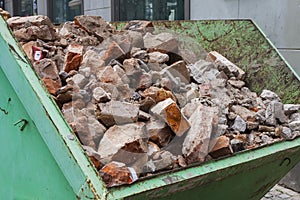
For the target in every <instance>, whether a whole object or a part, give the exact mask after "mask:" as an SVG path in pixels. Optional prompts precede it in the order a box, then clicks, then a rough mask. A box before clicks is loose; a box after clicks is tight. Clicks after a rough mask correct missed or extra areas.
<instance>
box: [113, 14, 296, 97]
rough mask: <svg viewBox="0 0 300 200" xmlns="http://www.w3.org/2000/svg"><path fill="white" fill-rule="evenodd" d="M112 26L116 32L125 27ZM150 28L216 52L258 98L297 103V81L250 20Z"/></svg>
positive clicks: (166, 23)
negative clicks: (268, 94)
mask: <svg viewBox="0 0 300 200" xmlns="http://www.w3.org/2000/svg"><path fill="white" fill-rule="evenodd" d="M113 24H115V26H116V27H117V28H118V29H122V27H123V26H124V25H125V23H119V22H117V23H113ZM153 24H154V26H155V29H156V30H161V29H162V28H165V29H167V30H168V31H170V30H172V31H174V33H177V34H178V33H179V35H180V37H179V38H184V37H186V36H188V37H190V38H193V39H194V41H195V42H197V43H198V45H199V46H200V47H202V48H203V49H204V50H206V51H207V52H210V51H218V52H219V53H221V54H222V55H224V56H225V57H227V58H228V59H229V60H230V61H232V62H233V63H235V64H236V65H238V66H239V67H240V68H242V69H243V70H245V71H246V73H247V77H246V82H247V85H248V87H249V88H250V89H251V90H253V91H255V92H257V93H258V94H260V93H261V91H262V90H263V89H268V90H272V91H274V92H275V93H277V94H278V95H279V96H280V98H281V99H282V101H283V102H284V103H300V85H299V80H298V79H297V77H296V76H295V75H294V74H293V72H292V70H291V68H290V66H289V65H288V64H287V63H286V62H285V61H284V60H283V59H282V58H281V56H280V54H279V53H278V51H277V50H276V49H274V46H273V45H272V44H271V43H270V42H269V41H268V40H267V38H266V37H265V35H264V34H263V33H262V32H261V31H260V30H259V28H258V27H257V26H256V25H255V24H254V23H253V22H252V21H251V20H201V21H163V22H159V21H158V22H153ZM187 46H190V45H187ZM194 46H195V45H194ZM191 50H193V49H191Z"/></svg>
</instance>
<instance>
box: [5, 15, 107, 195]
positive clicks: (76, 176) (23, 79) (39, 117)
mask: <svg viewBox="0 0 300 200" xmlns="http://www.w3.org/2000/svg"><path fill="white" fill-rule="evenodd" d="M0 48H1V53H0V66H1V70H2V72H3V75H2V76H3V77H6V79H1V81H2V80H3V81H6V82H7V84H6V85H10V86H11V87H10V89H9V90H11V91H14V93H15V99H19V100H20V101H16V102H17V104H18V105H19V104H20V105H19V107H20V108H22V107H23V112H24V116H19V117H18V119H17V120H15V119H12V118H6V121H5V123H7V124H12V123H13V124H14V123H16V122H18V120H19V118H20V119H21V120H22V119H25V120H26V122H28V123H27V124H26V125H25V126H24V128H22V127H23V124H22V123H24V120H23V121H21V122H20V123H17V124H16V127H19V129H20V130H21V129H23V131H21V132H24V134H23V135H22V136H23V137H25V136H26V133H25V132H30V134H35V135H36V137H37V138H38V137H40V138H42V140H39V142H38V141H36V142H32V143H30V142H31V141H30V140H28V141H27V143H26V144H25V143H24V142H25V141H23V140H21V141H18V140H16V142H17V141H18V142H21V143H23V145H28V146H29V147H28V148H29V149H28V150H29V152H25V150H26V148H25V149H24V155H26V159H25V160H24V161H26V163H24V164H29V163H30V162H33V161H34V159H35V158H34V157H31V156H30V149H31V150H33V149H34V150H35V151H37V152H39V151H45V152H47V151H48V155H44V156H41V155H40V157H43V159H46V160H47V159H50V160H51V159H54V160H55V162H56V164H57V166H58V167H59V169H60V171H61V172H59V171H58V172H56V173H58V174H59V173H62V174H63V175H64V177H65V179H66V181H67V182H68V183H69V187H71V188H72V192H73V193H74V194H75V195H76V196H77V198H80V199H86V198H87V199H94V198H100V196H105V193H106V190H105V188H104V186H103V184H102V183H101V181H100V179H99V178H98V176H97V175H96V172H95V170H94V168H93V166H92V164H91V163H90V162H89V161H88V159H87V157H86V156H85V155H84V152H83V150H82V148H81V146H80V144H79V142H78V140H77V139H69V138H70V137H68V136H69V135H73V132H72V131H71V129H70V127H69V126H68V125H67V123H66V122H65V120H64V119H63V117H62V115H61V113H60V111H59V109H58V108H57V106H56V105H55V103H54V102H53V100H52V98H51V96H50V95H49V94H48V93H47V92H46V89H45V88H43V87H42V84H41V82H40V81H39V79H38V78H37V76H36V74H35V72H34V70H33V69H32V68H31V64H30V62H29V61H28V60H27V58H26V56H25V54H24V52H23V51H22V48H20V46H19V45H18V43H17V42H16V41H15V39H14V38H13V36H12V34H11V32H10V30H9V28H8V27H7V25H6V22H5V21H4V20H3V18H2V17H1V18H0ZM0 88H2V90H4V89H5V88H4V87H2V85H1V86H0ZM1 95H2V94H1ZM6 101H7V98H6V99H1V102H2V103H3V106H5V105H6ZM25 111H26V112H25ZM17 112H18V111H15V113H17ZM25 113H27V114H26V115H25ZM1 115H3V112H2V113H1ZM4 115H5V112H4ZM3 123H4V122H3ZM3 123H2V122H1V134H4V133H5V134H6V135H8V136H9V137H12V138H11V139H13V136H11V135H13V134H17V133H19V132H17V133H15V132H12V131H13V130H15V129H6V124H3ZM30 128H31V129H30ZM31 131H33V132H32V133H31ZM19 134H20V133H19ZM21 134H22V133H21ZM37 135H38V136H37ZM19 137H20V136H19ZM11 139H10V140H11ZM36 140H38V139H36ZM1 142H2V143H3V145H1V147H0V148H1V151H2V149H3V151H5V152H6V153H9V152H8V151H6V150H5V149H8V148H9V149H10V150H11V152H10V153H11V154H15V155H16V150H17V149H14V148H13V147H14V146H16V147H18V145H19V144H14V142H13V141H9V142H10V143H9V142H7V143H6V142H5V141H4V140H3V141H2V139H1ZM42 142H43V143H42ZM38 143H41V144H40V145H41V146H40V145H38ZM42 144H46V147H47V148H48V149H47V150H46V147H45V146H43V147H42ZM31 145H32V146H31ZM21 147H22V145H21V146H20V147H19V148H21ZM40 148H43V149H40ZM3 151H2V152H3ZM49 152H50V153H51V156H50V157H49V158H48V156H49ZM33 155H34V154H33ZM2 156H3V155H2ZM5 156H6V155H5ZM14 159H21V160H19V161H18V162H16V161H15V160H14ZM22 159H24V158H23V157H22V155H21V156H20V157H17V158H14V157H13V156H12V157H7V156H6V162H7V166H6V167H8V166H10V165H13V163H14V162H16V163H18V164H20V166H16V167H15V168H12V169H9V171H10V172H11V175H13V176H16V177H15V179H13V181H14V182H15V181H17V179H18V175H19V172H18V171H19V170H22V166H21V165H22V162H21V161H23V160H22ZM3 160H4V158H3ZM1 161H2V160H1ZM36 162H38V160H37V161H36ZM49 162H50V161H49ZM52 162H53V161H52ZM30 165H33V163H32V164H30ZM1 167H2V166H1ZM38 167H39V168H41V169H40V170H45V171H47V170H50V169H48V167H51V166H48V165H47V163H46V162H45V163H43V162H41V163H40V165H39V166H38ZM33 169H35V168H33ZM52 172H53V171H52ZM24 173H25V172H24ZM26 173H28V174H34V173H35V171H34V170H32V171H29V170H28V171H27V172H26ZM0 174H1V176H4V174H6V172H5V171H4V170H1V171H0ZM49 176H50V175H49ZM53 176H54V175H53ZM32 177H33V178H32V179H31V183H30V184H32V185H33V186H34V185H38V184H39V181H38V180H37V179H35V178H38V177H39V176H32ZM19 178H20V179H21V178H22V176H20V177H19ZM49 179H50V178H49ZM61 179H63V178H61ZM3 180H4V179H2V178H1V179H0V181H3ZM56 180H57V179H56ZM20 181H21V180H20ZM25 181H26V179H24V180H22V182H23V184H25ZM49 184H51V185H53V186H55V185H60V183H59V182H57V183H55V182H51V183H49ZM1 186H2V184H1ZM19 186H20V187H18V188H17V187H14V185H13V183H12V182H11V183H10V184H7V185H6V186H5V187H2V188H1V190H6V189H5V188H7V190H8V188H14V190H15V193H18V191H23V189H22V187H24V186H23V185H19ZM37 190H38V189H36V190H35V192H37V194H36V195H39V194H40V191H37ZM42 191H44V190H42ZM24 192H26V191H24ZM31 192H33V193H31ZM50 193H53V195H54V194H56V193H59V192H58V191H55V190H51V191H50ZM4 194H6V193H4ZM19 194H20V193H19ZM26 194H27V195H29V196H30V195H33V194H34V191H33V190H32V191H28V192H26ZM21 195H22V193H21ZM24 195H25V193H24ZM39 198H41V199H43V198H44V197H43V196H39ZM4 199H6V198H4ZM29 199H32V198H29ZM45 199H52V198H48V197H45ZM54 199H55V198H54Z"/></svg>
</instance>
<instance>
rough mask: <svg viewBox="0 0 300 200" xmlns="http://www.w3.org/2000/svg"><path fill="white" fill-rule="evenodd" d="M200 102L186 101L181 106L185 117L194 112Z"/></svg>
mask: <svg viewBox="0 0 300 200" xmlns="http://www.w3.org/2000/svg"><path fill="white" fill-rule="evenodd" d="M199 104H200V102H197V103H195V102H194V103H187V104H186V105H185V106H184V107H183V108H182V110H181V111H182V113H183V115H184V116H185V117H186V118H188V119H189V118H190V117H191V116H192V114H193V113H194V112H195V110H196V109H197V108H198V106H199Z"/></svg>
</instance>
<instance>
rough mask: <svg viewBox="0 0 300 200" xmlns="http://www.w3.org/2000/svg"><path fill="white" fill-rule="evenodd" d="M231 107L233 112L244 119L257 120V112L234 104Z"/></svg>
mask: <svg viewBox="0 0 300 200" xmlns="http://www.w3.org/2000/svg"><path fill="white" fill-rule="evenodd" d="M230 109H231V110H232V112H234V113H235V114H237V115H239V116H240V117H241V118H242V119H243V120H244V121H252V122H255V121H256V113H255V112H253V111H251V110H249V109H247V108H245V107H242V106H238V105H234V106H232V107H231V108H230Z"/></svg>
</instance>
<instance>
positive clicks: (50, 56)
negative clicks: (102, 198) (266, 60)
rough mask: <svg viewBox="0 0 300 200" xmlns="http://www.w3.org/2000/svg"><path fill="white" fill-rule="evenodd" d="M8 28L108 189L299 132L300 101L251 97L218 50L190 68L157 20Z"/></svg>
mask: <svg viewBox="0 0 300 200" xmlns="http://www.w3.org/2000/svg"><path fill="white" fill-rule="evenodd" d="M8 24H9V26H10V27H11V28H12V30H13V32H14V33H15V36H16V38H17V39H18V40H19V41H20V43H21V45H22V46H23V48H24V51H25V52H26V54H27V56H28V57H29V59H30V60H31V62H32V63H33V66H34V69H35V70H36V71H37V74H38V75H39V76H40V78H41V79H42V80H43V82H44V83H45V86H46V87H47V88H48V90H49V93H50V94H51V95H52V97H53V99H54V100H55V101H56V103H57V105H58V106H59V108H60V109H61V111H62V113H63V115H64V117H65V119H66V120H67V121H68V123H69V124H70V126H71V127H72V129H73V131H74V133H75V134H76V135H77V136H78V139H79V140H80V142H81V143H82V145H83V146H84V147H85V149H86V152H87V155H88V156H89V157H90V158H91V161H92V162H93V163H94V165H95V168H96V169H97V170H98V171H99V173H100V175H101V176H102V178H103V180H104V181H105V182H106V183H107V185H108V187H112V186H117V185H122V184H130V183H132V182H134V181H136V180H137V179H138V178H140V177H145V176H150V175H152V174H154V173H156V172H160V171H163V170H172V169H176V168H180V167H186V166H188V165H190V164H193V163H201V162H205V161H206V160H209V159H215V158H220V157H223V156H228V155H231V154H233V153H237V152H239V151H244V150H247V149H253V148H256V147H258V146H261V145H267V144H270V143H273V142H277V141H281V140H285V139H286V140H291V139H293V138H295V137H297V136H299V132H300V115H299V113H298V110H299V108H300V105H294V104H283V103H282V102H281V100H280V97H279V96H278V95H277V94H275V93H273V92H272V91H269V90H267V89H266V90H264V91H262V93H261V94H260V95H258V94H257V93H255V92H252V91H251V90H250V89H249V88H247V87H246V83H245V81H244V78H245V75H246V74H245V72H244V71H243V70H242V69H240V68H239V67H238V66H236V65H235V64H234V63H232V62H230V61H229V60H228V59H226V58H225V57H224V56H222V55H221V54H219V53H218V52H215V51H213V52H210V53H208V54H207V58H206V60H198V61H196V62H194V63H191V62H190V61H188V60H186V59H185V56H186V55H181V54H180V52H188V50H185V49H182V47H181V45H179V41H178V40H177V38H176V37H175V36H174V35H173V34H171V33H159V34H154V33H153V25H152V23H151V22H147V21H133V22H129V23H128V24H127V25H126V26H125V28H124V29H123V30H121V31H119V30H116V29H115V28H113V27H112V26H111V25H109V24H108V23H107V22H105V21H104V20H103V19H102V18H101V17H99V16H78V17H75V20H74V22H67V23H65V24H64V25H63V26H62V27H61V28H55V27H54V26H53V25H52V24H51V22H50V20H49V19H48V18H47V17H45V16H30V17H24V18H20V17H13V18H10V19H9V20H8ZM25 32H26V34H25ZM174 55H176V56H174Z"/></svg>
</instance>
